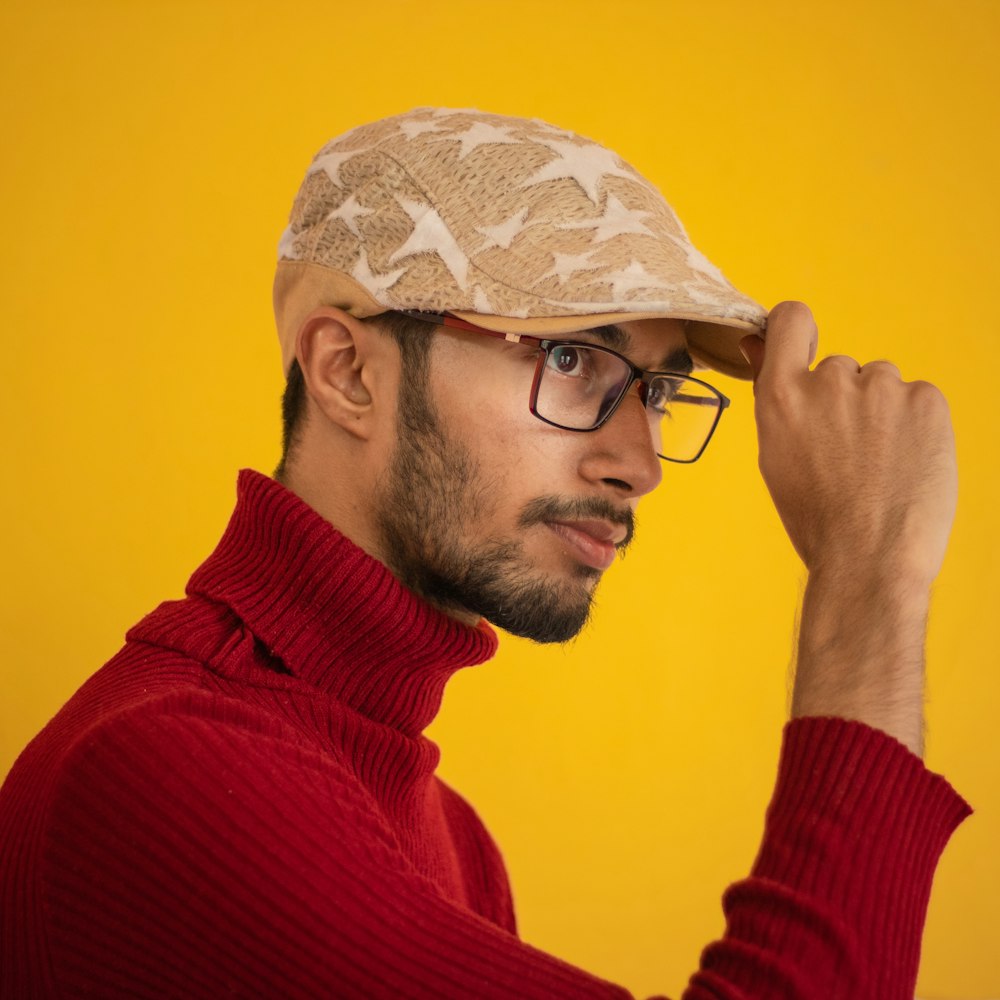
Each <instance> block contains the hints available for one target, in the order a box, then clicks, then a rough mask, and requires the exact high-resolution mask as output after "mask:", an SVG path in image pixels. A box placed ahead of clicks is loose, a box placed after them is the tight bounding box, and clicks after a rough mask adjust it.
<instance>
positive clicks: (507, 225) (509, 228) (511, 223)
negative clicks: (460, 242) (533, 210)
mask: <svg viewBox="0 0 1000 1000" xmlns="http://www.w3.org/2000/svg"><path fill="white" fill-rule="evenodd" d="M527 215H528V206H527V205H525V206H524V208H522V209H521V211H520V212H517V213H515V214H514V215H512V216H511V217H510V218H509V219H508V220H507V221H506V222H501V223H500V224H499V225H496V226H476V232H477V233H482V234H483V236H485V237H486V242H485V243H484V244H483V245H482V246H481V247H480V248H479V249H478V250H477V251H476V253H482V252H483V251H484V250H489V249H490V248H491V247H502V248H503V249H504V250H509V249H510V245H511V243H513V242H514V240H515V238H516V237H517V236H518V235H519V234H520V233H521V232H523V231H524V220H525V218H526V217H527Z"/></svg>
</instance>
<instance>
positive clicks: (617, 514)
mask: <svg viewBox="0 0 1000 1000" xmlns="http://www.w3.org/2000/svg"><path fill="white" fill-rule="evenodd" d="M589 518H595V519H597V520H601V521H610V522H611V523H612V524H622V525H624V526H625V537H624V538H623V539H622V541H621V542H620V543H619V544H618V546H617V548H618V551H619V553H621V554H622V555H624V553H625V550H626V549H627V548H628V546H629V545H631V543H632V538H633V536H634V535H635V526H636V520H635V511H634V510H632V508H631V507H616V506H615V505H614V504H613V503H612V502H611V501H610V500H603V499H601V498H600V497H580V498H579V499H576V500H568V499H566V498H564V497H536V498H535V499H534V500H531V501H529V502H528V503H527V504H525V507H524V509H523V510H522V511H521V516H520V517H519V518H518V521H517V523H518V525H519V526H520V527H522V528H530V527H532V526H533V525H536V524H545V523H546V522H548V521H585V520H587V519H589Z"/></svg>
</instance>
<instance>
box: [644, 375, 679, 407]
mask: <svg viewBox="0 0 1000 1000" xmlns="http://www.w3.org/2000/svg"><path fill="white" fill-rule="evenodd" d="M676 395H677V386H676V384H675V383H674V382H672V381H671V380H670V379H665V378H657V379H653V381H652V382H651V383H650V385H649V391H648V392H647V393H646V409H647V410H652V411H653V412H654V413H657V414H659V415H660V416H665V415H666V413H667V411H668V410H669V409H670V403H671V400H673V398H674V396H676Z"/></svg>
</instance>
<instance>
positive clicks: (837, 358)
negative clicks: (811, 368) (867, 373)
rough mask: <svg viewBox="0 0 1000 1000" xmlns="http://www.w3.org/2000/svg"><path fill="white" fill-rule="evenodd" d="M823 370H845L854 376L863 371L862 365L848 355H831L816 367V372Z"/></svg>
mask: <svg viewBox="0 0 1000 1000" xmlns="http://www.w3.org/2000/svg"><path fill="white" fill-rule="evenodd" d="M821 368H843V369H844V370H845V371H847V372H850V373H851V374H852V375H857V374H858V373H859V372H860V371H861V365H859V364H858V362H857V361H856V360H855V359H854V358H852V357H849V356H848V355H846V354H830V355H827V357H825V358H823V360H822V361H821V362H820V363H819V364H818V365H817V366H816V371H819V370H820V369H821Z"/></svg>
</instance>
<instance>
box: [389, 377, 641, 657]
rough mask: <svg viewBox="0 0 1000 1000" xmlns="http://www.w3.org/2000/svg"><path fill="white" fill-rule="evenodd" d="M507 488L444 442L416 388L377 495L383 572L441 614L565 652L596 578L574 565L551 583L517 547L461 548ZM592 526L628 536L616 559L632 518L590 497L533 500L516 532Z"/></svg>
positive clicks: (499, 542) (495, 542) (480, 544)
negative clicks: (613, 527) (581, 523)
mask: <svg viewBox="0 0 1000 1000" xmlns="http://www.w3.org/2000/svg"><path fill="white" fill-rule="evenodd" d="M504 480H505V476H504V475H502V474H501V473H500V472H499V471H495V472H493V473H491V474H487V473H486V472H484V470H483V469H482V468H481V466H480V464H479V463H478V462H477V461H476V460H475V458H474V457H473V455H472V454H471V453H470V451H469V450H468V449H467V448H466V447H464V446H463V445H462V444H461V443H459V442H457V441H455V440H453V439H451V438H449V437H448V436H447V435H446V434H445V432H444V429H443V427H442V426H441V423H440V421H439V420H438V419H437V415H436V414H435V412H434V409H433V406H432V404H431V402H430V400H429V399H428V398H427V395H426V391H425V389H424V387H423V386H419V387H411V388H410V389H409V390H408V391H407V392H404V393H402V394H401V397H400V406H399V413H398V434H397V444H396V449H395V452H394V454H393V457H392V461H391V463H390V466H389V469H388V471H387V472H386V474H385V477H384V478H383V480H382V482H381V483H380V485H379V487H378V488H377V490H376V495H375V523H376V526H377V528H378V530H379V532H380V533H381V540H382V542H383V545H382V554H383V556H384V558H385V561H386V565H387V566H388V567H389V569H390V570H391V571H392V572H393V574H394V575H395V576H396V577H397V578H398V579H399V580H400V581H401V582H402V583H403V584H404V585H405V586H407V587H409V588H410V590H412V591H414V592H415V593H416V594H418V595H419V596H421V597H422V598H424V599H425V600H426V601H428V602H429V603H431V604H433V605H435V606H436V607H438V608H440V609H441V610H443V611H445V612H446V613H447V612H455V611H467V612H472V613H473V614H477V615H481V616H482V617H483V618H485V619H486V620H487V621H488V622H490V623H491V624H493V625H495V626H497V627H498V628H501V629H503V630H504V631H506V632H510V633H511V634H513V635H518V636H522V637H524V638H527V639H532V640H534V641H535V642H539V643H550V642H566V641H567V640H569V639H572V638H573V637H575V636H576V635H578V634H579V632H580V631H581V629H582V628H583V627H584V625H585V624H586V623H587V621H588V619H589V617H590V613H591V609H592V607H593V603H594V595H593V591H594V587H595V586H596V584H597V581H598V580H599V579H600V573H599V572H598V571H597V570H595V569H592V568H591V567H589V566H583V565H578V566H577V567H576V569H575V571H574V572H573V575H572V576H571V577H570V578H568V579H567V578H560V579H554V578H552V577H550V576H546V575H544V574H542V573H541V572H539V571H537V570H534V569H533V567H532V565H531V560H530V558H529V557H528V556H527V554H526V553H525V551H524V546H523V544H522V542H521V541H520V540H519V539H503V538H498V537H489V536H487V537H484V538H483V539H481V540H477V541H475V542H468V541H465V540H464V537H465V532H466V531H467V530H468V528H469V526H475V525H485V524H489V523H490V522H491V520H492V519H493V516H494V514H495V510H496V500H497V499H498V498H502V497H503V496H504V492H505V483H504ZM595 517H596V518H601V519H604V520H607V521H611V522H613V523H615V524H624V525H625V526H626V538H625V540H624V541H623V542H622V544H621V545H620V546H619V549H620V550H622V551H623V550H624V548H625V546H626V545H627V544H628V543H629V541H630V540H631V538H632V535H633V533H634V529H635V524H634V516H633V514H632V512H631V510H625V511H622V509H621V508H619V507H615V506H614V505H613V504H612V503H610V502H609V501H607V500H603V499H600V498H596V497H592V498H581V499H576V500H566V499H561V498H559V497H551V496H549V497H538V498H536V499H534V500H532V501H530V502H529V503H527V504H526V505H525V506H524V508H523V509H522V510H521V512H520V515H519V517H518V528H519V529H521V530H527V529H529V528H531V527H532V526H535V525H544V524H545V523H546V522H549V521H561V520H573V519H578V518H595Z"/></svg>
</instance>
